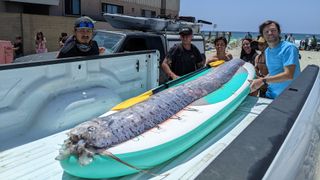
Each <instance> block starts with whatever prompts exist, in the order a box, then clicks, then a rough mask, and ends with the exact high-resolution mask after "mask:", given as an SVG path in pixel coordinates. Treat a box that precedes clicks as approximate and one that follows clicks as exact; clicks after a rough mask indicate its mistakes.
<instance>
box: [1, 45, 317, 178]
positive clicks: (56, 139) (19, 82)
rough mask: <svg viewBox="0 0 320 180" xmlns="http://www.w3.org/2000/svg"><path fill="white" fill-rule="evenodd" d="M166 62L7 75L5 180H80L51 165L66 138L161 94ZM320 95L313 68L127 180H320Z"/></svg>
mask: <svg viewBox="0 0 320 180" xmlns="http://www.w3.org/2000/svg"><path fill="white" fill-rule="evenodd" d="M159 57H160V54H159V52H158V51H156V50H150V51H137V52H122V53H113V54H109V55H103V56H93V57H85V58H67V59H59V60H57V59H55V60H46V61H37V62H26V63H16V64H10V65H2V66H0V86H1V88H0V129H1V131H0V142H1V146H0V179H64V180H69V179H70V180H71V179H73V180H74V179H79V178H77V177H73V176H71V175H69V174H67V173H65V172H63V170H62V168H61V167H60V164H59V162H58V161H56V160H54V158H55V157H56V156H57V155H58V149H59V146H60V145H61V144H62V142H63V141H64V140H65V139H66V133H67V132H68V129H69V128H72V127H74V126H75V125H77V124H79V123H81V122H83V121H86V120H88V119H91V118H93V117H97V116H100V115H102V114H104V113H105V112H107V111H108V110H109V109H110V108H111V107H112V106H114V105H116V104H118V103H119V102H121V101H123V100H125V99H128V98H130V97H133V96H136V95H138V94H140V93H142V92H145V91H147V90H149V89H152V88H154V87H156V86H157V85H158V81H157V79H158V73H159V71H158V70H159V68H158V63H159V61H160V58H159ZM178 80H179V79H178ZM319 92H320V73H319V67H318V66H315V65H309V66H308V67H307V68H305V69H304V71H303V72H302V74H301V75H300V76H299V77H298V79H296V80H295V81H294V82H293V83H292V84H291V85H290V86H289V87H288V88H287V89H286V90H285V91H284V92H283V93H282V94H281V95H280V96H279V97H278V98H277V99H275V100H270V99H264V98H257V97H247V98H246V99H245V100H244V102H243V103H242V104H241V105H240V107H239V108H237V109H236V110H235V111H234V113H233V114H231V115H230V116H229V117H228V118H227V119H226V120H225V122H224V123H223V124H222V125H221V126H220V127H219V128H218V129H217V130H214V131H212V132H211V133H210V134H209V135H208V136H207V137H206V138H204V139H203V140H201V141H200V142H199V143H197V144H196V145H194V146H193V147H191V148H190V149H189V150H187V151H186V152H184V153H182V154H181V155H179V156H177V157H175V158H173V159H172V160H170V161H168V162H166V163H164V164H161V165H159V166H157V167H155V168H153V169H151V170H150V172H152V174H151V173H143V172H141V173H138V174H134V175H130V176H126V177H121V179H150V178H153V179H164V178H167V179H196V178H197V179H313V178H316V177H319V175H320V172H319V169H320V168H319V164H320V163H319V162H320V135H319V129H320V121H319V119H320V95H319Z"/></svg>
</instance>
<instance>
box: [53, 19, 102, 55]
mask: <svg viewBox="0 0 320 180" xmlns="http://www.w3.org/2000/svg"><path fill="white" fill-rule="evenodd" d="M93 29H94V22H93V21H92V20H91V19H90V18H89V17H86V16H84V17H80V18H78V19H77V20H76V21H75V23H74V35H73V36H71V37H69V38H68V39H67V40H66V42H65V44H64V46H63V47H62V48H61V50H60V52H59V54H58V56H57V58H66V57H75V56H92V55H98V54H99V47H98V44H97V42H96V41H94V40H92V37H93Z"/></svg>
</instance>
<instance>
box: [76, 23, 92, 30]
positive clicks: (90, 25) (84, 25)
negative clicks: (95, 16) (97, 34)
mask: <svg viewBox="0 0 320 180" xmlns="http://www.w3.org/2000/svg"><path fill="white" fill-rule="evenodd" d="M76 28H92V29H93V28H94V24H93V23H91V22H81V23H79V24H78V25H77V26H76Z"/></svg>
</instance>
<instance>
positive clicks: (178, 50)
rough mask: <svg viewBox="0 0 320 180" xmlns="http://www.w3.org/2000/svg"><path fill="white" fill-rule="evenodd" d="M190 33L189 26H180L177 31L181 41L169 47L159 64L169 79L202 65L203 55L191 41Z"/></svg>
mask: <svg viewBox="0 0 320 180" xmlns="http://www.w3.org/2000/svg"><path fill="white" fill-rule="evenodd" d="M192 33H193V32H192V29H191V28H189V27H183V28H181V29H180V31H179V35H180V39H181V43H179V44H175V45H174V46H173V47H172V48H170V50H169V52H168V54H167V55H166V57H165V58H164V60H163V62H162V64H161V67H162V69H163V71H164V72H165V73H166V74H167V75H168V77H169V79H170V80H172V79H177V78H179V77H180V76H183V75H185V74H188V73H191V72H193V71H195V70H197V69H199V68H201V67H203V66H204V63H205V57H203V56H202V55H201V53H200V51H199V49H198V48H197V47H196V46H195V45H193V44H192V43H191V41H192Z"/></svg>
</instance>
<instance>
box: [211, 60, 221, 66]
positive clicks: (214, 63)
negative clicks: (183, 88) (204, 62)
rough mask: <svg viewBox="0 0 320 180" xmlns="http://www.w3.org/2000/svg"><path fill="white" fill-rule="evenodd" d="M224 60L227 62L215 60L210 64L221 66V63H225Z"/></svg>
mask: <svg viewBox="0 0 320 180" xmlns="http://www.w3.org/2000/svg"><path fill="white" fill-rule="evenodd" d="M224 62H225V61H224V60H218V61H213V62H211V63H209V66H211V67H217V66H220V65H221V64H223V63H224Z"/></svg>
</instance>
